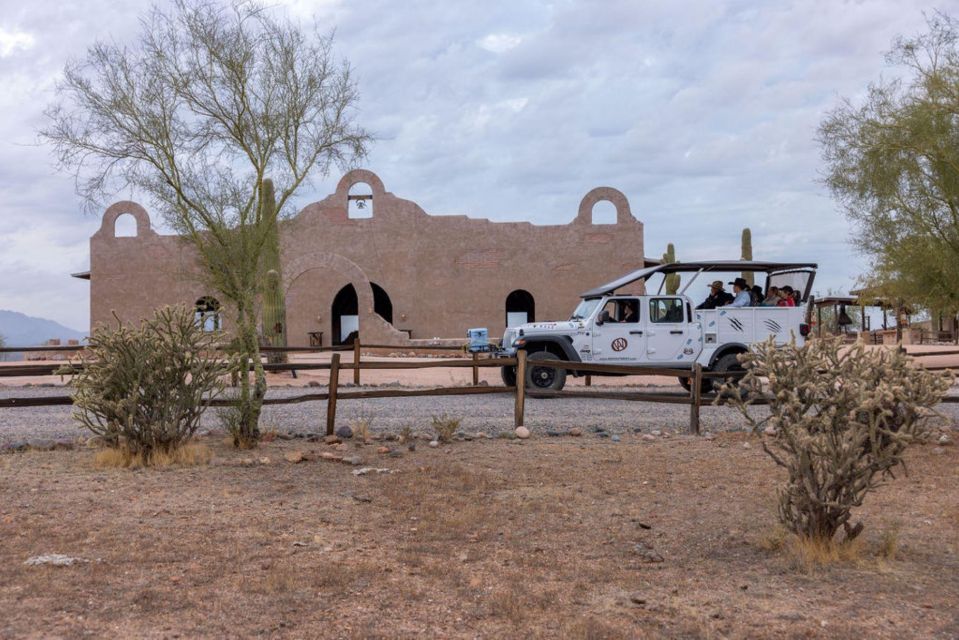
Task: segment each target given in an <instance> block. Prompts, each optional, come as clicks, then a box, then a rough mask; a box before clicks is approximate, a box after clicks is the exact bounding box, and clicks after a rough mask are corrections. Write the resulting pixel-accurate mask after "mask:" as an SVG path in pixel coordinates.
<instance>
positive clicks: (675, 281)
mask: <svg viewBox="0 0 959 640" xmlns="http://www.w3.org/2000/svg"><path fill="white" fill-rule="evenodd" d="M671 262H676V248H675V247H674V246H673V243H672V242H670V243H669V244H667V245H666V253H664V254H663V264H670V263H671ZM678 291H679V274H678V273H670V274H669V275H667V276H666V293H667V294H669V295H671V296H672V295H676V293H677V292H678Z"/></svg>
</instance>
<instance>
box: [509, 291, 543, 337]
mask: <svg viewBox="0 0 959 640" xmlns="http://www.w3.org/2000/svg"><path fill="white" fill-rule="evenodd" d="M527 322H536V301H535V300H533V294H531V293H530V292H529V291H526V290H525V289H516V290H515V291H512V292H510V294H509V295H508V296H506V327H507V328H510V327H518V326H519V325H521V324H526V323H527Z"/></svg>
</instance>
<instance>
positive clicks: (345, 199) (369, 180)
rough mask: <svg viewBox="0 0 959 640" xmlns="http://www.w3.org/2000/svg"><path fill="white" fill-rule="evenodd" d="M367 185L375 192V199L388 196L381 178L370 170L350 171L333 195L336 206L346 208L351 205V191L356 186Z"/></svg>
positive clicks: (338, 184)
mask: <svg viewBox="0 0 959 640" xmlns="http://www.w3.org/2000/svg"><path fill="white" fill-rule="evenodd" d="M360 183H365V184H368V185H370V189H371V190H372V192H373V199H374V200H375V199H376V198H377V197H378V196H382V195H385V194H386V189H385V188H384V187H383V181H382V180H380V177H379V176H378V175H376V174H375V173H373V172H372V171H370V170H369V169H353V170H352V171H348V172H347V173H346V174H345V175H344V176H343V177H342V178H340V181H339V182H338V183H337V184H336V191H335V192H334V193H333V197H334V199H335V204H337V205H340V206H343V207H346V206H347V205H348V203H349V195H350V189H351V188H352V187H353V185H355V184H360Z"/></svg>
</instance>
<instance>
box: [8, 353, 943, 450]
mask: <svg viewBox="0 0 959 640" xmlns="http://www.w3.org/2000/svg"><path fill="white" fill-rule="evenodd" d="M363 348H365V349H377V350H393V351H400V352H407V353H408V352H416V351H430V352H436V351H457V352H462V351H463V349H462V347H453V346H438V345H427V346H419V345H417V346H397V345H376V344H372V345H361V344H360V342H359V340H357V341H356V342H354V343H353V345H352V346H350V345H344V346H338V347H261V349H260V350H261V352H263V353H264V354H267V353H271V352H274V353H276V352H287V353H304V352H306V353H318V352H333V354H332V357H331V359H330V362H317V363H309V362H301V363H295V362H287V363H266V364H263V365H262V366H263V368H264V369H265V370H266V371H291V372H295V371H316V370H328V371H329V372H330V375H329V383H328V387H327V390H326V391H325V392H313V393H304V394H301V395H297V396H292V397H286V398H265V399H264V401H263V404H264V405H280V404H297V403H301V402H313V401H320V400H325V401H326V416H325V422H326V433H327V434H333V432H334V428H335V424H336V410H337V404H338V403H339V402H342V401H346V400H362V399H373V398H416V397H424V396H454V395H485V394H511V395H513V396H514V411H513V422H514V425H515V426H516V427H519V426H522V425H523V424H524V423H525V420H526V398H527V397H530V398H579V399H603V400H625V401H632V402H652V403H663V404H681V405H688V406H689V433H691V434H699V433H700V408H701V407H703V406H707V405H712V404H716V399H715V396H714V395H713V394H709V395H706V396H704V395H703V394H702V388H703V381H704V380H709V379H717V378H730V377H733V376H737V375H742V374H741V373H716V372H706V371H703V369H702V366H701V365H698V364H697V365H695V366H694V367H693V368H692V369H691V370H690V369H673V368H646V367H643V368H638V367H630V366H624V365H610V364H598V363H586V362H577V363H570V362H564V361H560V360H536V362H535V366H536V367H548V368H555V369H565V370H568V371H576V372H579V373H580V374H584V375H585V376H586V386H589V385H590V378H591V374H600V375H604V374H605V375H610V374H612V375H630V376H668V377H672V378H685V379H687V380H689V382H690V385H689V387H690V391H689V393H685V392H648V391H623V390H602V389H598V388H595V387H594V388H593V389H591V390H585V389H564V390H562V391H544V390H539V389H533V390H530V389H527V388H526V368H527V366H528V362H527V358H526V352H524V351H520V352H518V353H517V354H516V357H513V358H492V357H485V358H484V357H480V356H479V355H478V354H475V353H474V354H472V355H471V357H470V358H468V359H466V358H459V359H449V358H444V359H435V360H428V361H416V362H410V361H401V360H393V361H383V360H365V361H364V360H363V359H362V354H361V349H363ZM82 350H83V347H82V346H80V347H77V346H65V347H57V346H54V347H32V348H30V349H23V348H4V349H0V353H3V352H22V351H30V352H38V351H51V352H56V351H60V352H71V351H72V352H78V351H82ZM345 351H352V352H353V353H352V355H353V359H352V361H351V362H342V361H341V354H342V352H345ZM911 355H914V356H917V357H919V356H941V355H959V350H955V351H938V352H937V351H931V352H924V353H917V354H911ZM65 365H69V366H71V367H78V366H82V362H79V363H78V362H70V361H59V362H52V363H41V364H25V365H10V366H0V377H23V376H43V375H54V374H57V373H59V372H60V371H61V370H62V369H63V368H64V366H65ZM500 367H516V385H515V386H505V385H502V386H499V385H480V381H479V370H480V369H484V368H500ZM433 368H469V369H472V373H473V375H472V384H471V385H469V386H449V387H429V388H423V389H392V388H390V389H382V388H381V389H360V390H350V389H342V388H341V382H340V372H341V371H344V370H346V371H349V370H352V371H353V384H354V385H355V386H359V385H360V383H361V376H360V373H361V371H364V370H366V371H375V370H409V369H433ZM926 368H927V369H932V370H945V369H948V367H926ZM943 402H959V397H955V396H948V397H946V398H944V399H943ZM231 403H232V402H231V400H229V399H227V398H216V399H214V400H212V401H211V403H210V406H230V405H231ZM752 403H753V404H756V405H761V404H766V400H765V399H763V398H756V399H754V400H753V401H752ZM71 404H73V398H72V396H69V395H63V396H47V397H33V398H16V397H14V398H0V408H15V407H43V406H63V405H71Z"/></svg>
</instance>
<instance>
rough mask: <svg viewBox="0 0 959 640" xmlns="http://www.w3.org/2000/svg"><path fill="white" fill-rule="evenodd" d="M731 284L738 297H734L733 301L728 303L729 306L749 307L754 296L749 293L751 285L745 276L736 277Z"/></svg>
mask: <svg viewBox="0 0 959 640" xmlns="http://www.w3.org/2000/svg"><path fill="white" fill-rule="evenodd" d="M729 284H731V285H733V291H734V292H735V294H736V297H735V298H733V301H732V302H730V303H729V304H727V305H726V306H727V307H748V306H751V305H752V303H753V299H752V296H750V295H749V285H748V284H747V283H746V279H745V278H736V279H735V280H733V281H732V282H730V283H729Z"/></svg>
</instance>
